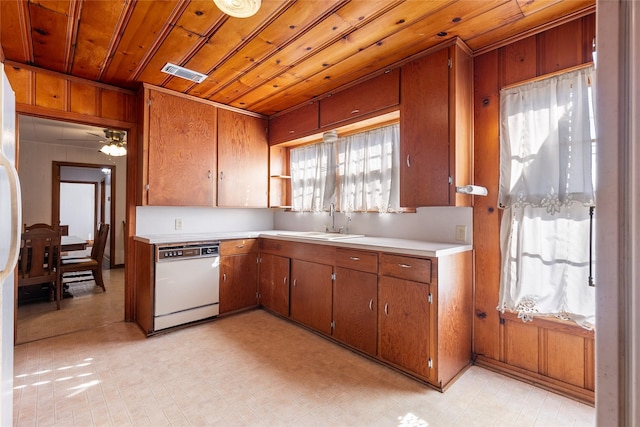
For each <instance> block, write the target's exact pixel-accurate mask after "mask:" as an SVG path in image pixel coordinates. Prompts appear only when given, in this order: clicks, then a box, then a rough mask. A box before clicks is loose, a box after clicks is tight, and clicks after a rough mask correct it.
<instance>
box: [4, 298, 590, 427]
mask: <svg viewBox="0 0 640 427" xmlns="http://www.w3.org/2000/svg"><path fill="white" fill-rule="evenodd" d="M14 374H15V379H14V425H16V426H35V425H38V426H50V425H56V426H74V425H75V426H402V427H418V426H473V425H479V426H511V425H517V426H590V425H594V424H595V410H594V408H592V407H589V406H586V405H583V404H580V403H577V402H575V401H573V400H570V399H566V398H564V397H561V396H558V395H556V394H553V393H550V392H547V391H545V390H542V389H539V388H536V387H534V386H532V385H529V384H525V383H523V382H520V381H517V380H513V379H511V378H508V377H505V376H503V375H499V374H496V373H493V372H490V371H487V370H485V369H482V368H479V367H471V368H470V369H468V370H467V371H466V372H465V373H464V375H462V376H461V377H460V378H459V379H458V380H457V381H456V382H455V383H454V384H453V385H452V386H451V387H450V388H449V389H448V390H447V391H446V392H445V393H440V392H438V391H435V390H433V389H431V388H429V387H427V386H425V385H423V384H421V383H418V382H416V381H414V380H412V379H409V378H407V377H406V376H404V375H402V374H400V373H398V372H396V371H393V370H391V369H388V368H386V367H384V366H381V365H379V364H377V363H375V362H373V361H371V360H368V359H366V358H364V357H361V356H359V355H357V354H354V353H353V352H351V351H350V350H348V349H345V348H343V347H341V346H339V345H336V344H334V343H331V342H329V341H328V340H326V339H324V338H322V337H319V336H317V335H315V334H314V333H311V332H309V331H307V330H305V329H303V328H301V327H298V326H296V325H294V324H292V323H290V322H288V321H286V320H283V319H281V318H278V317H276V316H274V315H271V314H269V313H267V312H265V311H263V310H255V311H250V312H246V313H243V314H239V315H235V316H231V317H227V318H222V319H218V320H215V321H213V322H209V323H205V324H200V325H197V326H192V327H189V328H185V329H181V330H177V331H173V332H170V333H167V334H163V335H158V336H155V337H151V338H145V337H144V336H143V334H142V333H141V332H140V330H139V329H138V327H137V326H136V325H135V324H132V323H124V322H116V323H111V324H107V325H103V326H98V327H95V328H92V329H87V330H83V331H80V332H74V333H69V334H65V335H61V336H57V337H53V338H48V339H43V340H39V341H34V342H30V343H26V344H22V345H18V346H16V347H15V367H14Z"/></svg>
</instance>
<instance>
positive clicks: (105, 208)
mask: <svg viewBox="0 0 640 427" xmlns="http://www.w3.org/2000/svg"><path fill="white" fill-rule="evenodd" d="M18 129H19V130H18V144H19V158H18V174H19V176H20V182H21V186H22V201H23V223H25V224H34V223H38V222H44V223H58V224H59V223H60V222H59V221H60V219H61V218H65V217H64V213H62V215H61V212H60V205H61V202H60V194H61V193H60V185H62V184H66V183H71V184H84V185H87V186H92V187H93V188H94V190H93V192H92V194H93V195H96V194H97V197H94V196H92V197H91V202H90V205H91V207H90V210H91V211H92V212H93V216H94V219H93V220H91V224H93V223H94V222H95V223H99V222H105V223H109V224H110V225H111V227H110V230H109V234H110V236H109V238H108V239H107V247H106V248H105V257H104V260H105V264H106V262H107V261H108V264H107V265H106V267H107V268H109V266H111V267H115V268H111V269H108V270H104V273H103V275H104V279H105V285H106V287H107V292H102V289H101V288H99V287H98V286H96V285H95V284H94V283H93V282H92V281H88V282H84V284H73V285H71V289H70V291H71V292H70V293H71V294H73V298H65V299H63V300H62V309H61V310H56V307H55V302H50V301H49V298H48V295H47V296H46V298H45V299H44V301H38V302H35V303H33V304H21V305H18V301H16V306H15V315H16V317H15V328H16V332H15V342H16V344H23V343H27V342H31V341H34V340H37V339H42V338H49V337H52V336H57V335H62V334H66V333H70V332H76V331H79V330H83V329H89V328H93V327H97V326H100V325H104V324H107V323H113V322H119V321H123V320H124V317H125V307H124V306H125V289H124V276H125V269H124V268H120V267H123V266H124V261H125V257H124V247H125V242H126V233H125V228H124V224H125V222H124V220H125V218H126V209H125V205H126V200H127V199H126V170H127V156H123V157H113V156H109V155H106V154H103V153H101V152H100V151H99V150H100V147H102V146H103V145H104V141H105V137H104V128H103V127H96V126H89V125H84V124H77V123H69V122H64V121H58V120H48V119H42V118H38V117H31V116H25V115H18ZM70 171H71V172H73V173H72V174H67V172H70ZM88 172H91V173H93V174H94V177H93V178H87V176H86V174H87V173H88ZM95 176H97V177H95ZM62 193H64V190H63V191H62ZM54 194H57V196H54ZM62 197H63V201H62V204H64V203H65V202H64V197H65V196H64V195H63V196H62ZM96 199H97V201H96ZM54 200H56V201H55V202H54ZM54 205H55V207H54ZM65 225H66V224H65ZM73 230H74V229H73V228H72V229H71V230H70V231H69V234H72V233H73V234H81V237H82V238H83V240H91V239H88V237H89V236H88V233H89V231H86V232H84V231H81V230H82V228H80V229H77V230H79V231H73ZM85 234H87V235H85ZM91 237H92V238H94V237H95V232H93V235H92V236H91ZM82 287H84V289H82V292H80V291H78V292H75V289H79V288H82Z"/></svg>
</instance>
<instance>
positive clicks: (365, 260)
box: [336, 248, 378, 273]
mask: <svg viewBox="0 0 640 427" xmlns="http://www.w3.org/2000/svg"><path fill="white" fill-rule="evenodd" d="M336 265H337V266H338V267H344V268H350V269H352V270H359V271H366V272H368V273H378V254H376V253H373V252H364V251H356V250H353V249H343V248H337V249H336Z"/></svg>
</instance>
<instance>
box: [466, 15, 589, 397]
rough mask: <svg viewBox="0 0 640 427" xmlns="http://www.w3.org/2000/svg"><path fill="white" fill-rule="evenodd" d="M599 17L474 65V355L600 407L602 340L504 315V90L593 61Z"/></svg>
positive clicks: (530, 40)
mask: <svg viewBox="0 0 640 427" xmlns="http://www.w3.org/2000/svg"><path fill="white" fill-rule="evenodd" d="M594 37H595V14H592V15H587V16H585V17H583V18H580V19H576V20H574V21H570V22H567V23H564V24H563V25H561V26H558V27H555V28H552V29H549V30H547V31H545V32H542V33H539V34H537V35H534V36H530V37H528V38H525V39H522V40H519V41H516V42H514V43H511V44H509V45H507V46H504V47H501V48H500V49H497V50H494V51H490V52H487V53H485V54H482V55H480V56H477V57H475V58H474V121H475V123H474V178H475V180H474V182H475V183H476V184H477V185H483V186H486V187H487V188H488V189H489V196H488V197H476V198H475V201H474V213H473V234H474V239H473V240H474V244H475V254H476V257H475V308H474V312H475V313H474V314H475V315H474V355H475V357H476V363H477V364H479V365H483V366H486V367H489V368H493V369H496V370H500V371H501V372H504V373H507V374H510V375H513V376H517V377H519V378H522V379H525V380H528V381H532V382H535V383H537V384H539V385H541V386H543V387H547V388H549V389H553V390H556V391H560V392H562V393H564V394H567V395H569V396H571V397H574V398H576V399H579V400H582V401H585V402H589V403H591V404H593V402H594V389H595V385H594V375H593V372H594V363H593V351H594V334H593V333H592V332H589V331H585V330H584V329H582V328H580V327H577V326H573V325H568V324H566V323H564V322H554V321H538V320H535V321H534V322H532V323H523V322H522V321H521V320H520V319H517V317H516V318H514V317H513V316H509V315H502V316H501V315H500V313H499V312H498V311H497V310H496V306H497V305H498V290H499V281H500V218H501V212H500V211H499V210H498V209H497V198H498V181H499V171H500V150H499V147H500V141H499V113H500V110H499V108H500V94H499V91H500V88H502V87H504V86H506V85H510V84H514V83H518V82H523V81H526V80H527V79H531V78H534V77H537V76H542V75H545V74H549V73H553V72H556V71H561V70H564V69H567V68H571V67H574V66H577V65H581V64H584V63H588V62H591V61H592V43H593V39H594Z"/></svg>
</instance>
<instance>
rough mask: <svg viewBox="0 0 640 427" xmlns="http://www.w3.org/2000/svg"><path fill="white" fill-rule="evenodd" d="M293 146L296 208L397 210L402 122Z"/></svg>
mask: <svg viewBox="0 0 640 427" xmlns="http://www.w3.org/2000/svg"><path fill="white" fill-rule="evenodd" d="M325 136H327V137H325V140H324V141H323V142H321V143H316V144H313V145H307V146H304V147H299V148H294V149H291V153H290V159H291V160H290V162H291V163H290V170H291V190H292V210H294V211H306V212H321V211H325V210H329V208H330V205H331V204H334V205H335V207H336V209H337V210H339V211H342V212H345V213H347V214H348V213H349V212H370V211H374V212H380V213H384V212H394V211H398V210H399V206H400V168H399V158H400V154H399V152H400V127H399V124H393V125H388V126H383V127H380V128H377V129H371V130H368V131H365V132H361V133H357V134H353V135H349V136H346V137H341V138H337V135H336V134H335V133H333V132H329V133H327V134H325Z"/></svg>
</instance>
